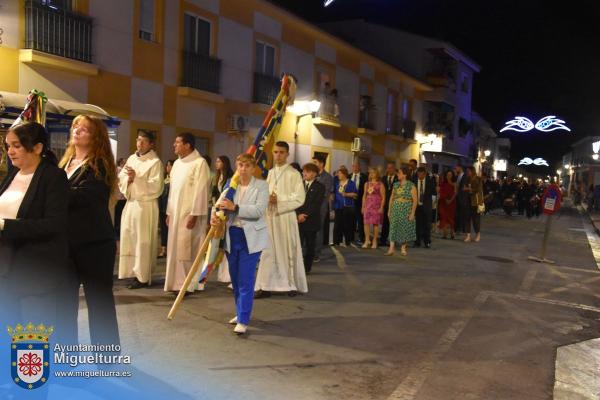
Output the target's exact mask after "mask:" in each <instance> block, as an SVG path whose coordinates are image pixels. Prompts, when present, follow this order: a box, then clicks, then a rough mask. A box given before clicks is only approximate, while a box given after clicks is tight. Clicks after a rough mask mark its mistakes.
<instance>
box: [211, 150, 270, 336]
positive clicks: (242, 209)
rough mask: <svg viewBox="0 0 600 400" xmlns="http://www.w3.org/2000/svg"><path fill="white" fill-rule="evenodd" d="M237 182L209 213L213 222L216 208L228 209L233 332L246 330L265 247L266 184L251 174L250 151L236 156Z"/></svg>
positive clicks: (226, 241) (253, 162) (252, 168)
mask: <svg viewBox="0 0 600 400" xmlns="http://www.w3.org/2000/svg"><path fill="white" fill-rule="evenodd" d="M236 164H237V172H238V174H239V184H238V187H237V190H236V193H235V196H234V198H233V202H232V201H230V200H227V199H226V198H225V195H226V194H227V191H226V190H224V191H223V193H221V196H220V197H219V199H218V200H217V203H216V205H215V209H214V210H213V213H212V218H211V225H217V223H218V220H217V217H216V216H215V211H216V209H220V210H223V211H227V212H229V213H230V214H229V219H228V221H227V230H226V234H225V251H226V253H227V261H228V262H229V274H230V275H231V283H232V285H233V293H234V298H235V307H236V316H235V317H234V318H232V319H231V321H229V323H230V324H232V325H233V324H235V328H234V330H233V331H234V332H235V333H237V334H239V335H241V334H244V333H246V329H247V328H248V323H249V322H250V315H251V314H252V303H253V301H254V276H255V274H256V266H257V264H258V261H259V259H260V254H261V252H262V251H263V250H264V249H266V248H267V247H269V234H268V230H267V221H266V219H265V213H266V211H267V205H268V204H269V185H268V184H267V182H265V181H261V180H258V179H256V178H254V176H253V175H254V169H255V168H256V160H255V159H254V157H253V156H251V155H250V154H241V155H239V156H238V157H237V159H236Z"/></svg>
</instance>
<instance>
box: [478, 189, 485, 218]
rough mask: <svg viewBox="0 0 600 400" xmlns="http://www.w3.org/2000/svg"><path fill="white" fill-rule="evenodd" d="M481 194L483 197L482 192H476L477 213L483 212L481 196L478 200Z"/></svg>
mask: <svg viewBox="0 0 600 400" xmlns="http://www.w3.org/2000/svg"><path fill="white" fill-rule="evenodd" d="M480 195H481V197H483V193H481V192H480V193H477V200H478V201H477V213H478V214H483V213H484V212H485V202H484V201H483V198H482V199H481V201H479V196H480Z"/></svg>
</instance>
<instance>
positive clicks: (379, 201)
mask: <svg viewBox="0 0 600 400" xmlns="http://www.w3.org/2000/svg"><path fill="white" fill-rule="evenodd" d="M384 206H385V187H384V186H383V183H381V179H380V176H379V170H378V169H377V168H375V167H370V168H369V181H368V182H367V183H366V184H365V189H364V194H363V200H362V214H363V219H364V225H365V243H364V244H363V246H362V247H363V249H367V248H369V246H371V243H372V248H373V249H376V248H377V240H378V239H379V225H381V224H383V208H384ZM371 227H373V241H372V242H371V240H370V238H371Z"/></svg>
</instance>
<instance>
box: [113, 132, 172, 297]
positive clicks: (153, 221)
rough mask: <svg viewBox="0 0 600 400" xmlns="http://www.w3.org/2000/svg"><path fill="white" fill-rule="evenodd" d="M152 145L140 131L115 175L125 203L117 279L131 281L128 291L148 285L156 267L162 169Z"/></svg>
mask: <svg viewBox="0 0 600 400" xmlns="http://www.w3.org/2000/svg"><path fill="white" fill-rule="evenodd" d="M155 142H156V137H155V135H154V133H153V132H147V131H140V132H139V134H138V137H137V141H136V148H137V151H136V152H135V153H134V154H132V155H131V156H130V157H129V158H128V159H127V162H126V163H125V166H124V167H123V168H122V169H121V172H120V173H119V190H120V191H121V193H123V195H124V196H125V199H126V200H127V203H126V204H125V208H124V209H123V214H122V215H121V240H120V248H119V279H126V278H133V282H132V283H131V284H129V285H128V286H127V287H128V288H129V289H139V288H141V287H144V286H149V285H151V284H152V271H153V270H154V268H155V267H156V258H157V255H158V254H157V251H158V201H157V199H158V197H160V195H161V193H162V190H163V165H162V163H161V162H160V159H159V158H158V156H157V155H156V152H155V151H154V144H155Z"/></svg>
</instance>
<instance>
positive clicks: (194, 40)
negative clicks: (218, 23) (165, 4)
mask: <svg viewBox="0 0 600 400" xmlns="http://www.w3.org/2000/svg"><path fill="white" fill-rule="evenodd" d="M183 29H184V39H183V48H184V50H185V51H187V52H189V53H196V54H202V55H204V56H208V55H210V22H208V21H206V20H204V19H202V18H199V17H196V16H194V15H191V14H185V18H184V27H183Z"/></svg>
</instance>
